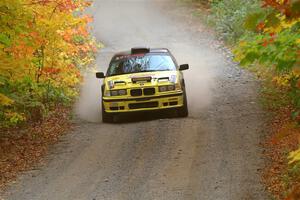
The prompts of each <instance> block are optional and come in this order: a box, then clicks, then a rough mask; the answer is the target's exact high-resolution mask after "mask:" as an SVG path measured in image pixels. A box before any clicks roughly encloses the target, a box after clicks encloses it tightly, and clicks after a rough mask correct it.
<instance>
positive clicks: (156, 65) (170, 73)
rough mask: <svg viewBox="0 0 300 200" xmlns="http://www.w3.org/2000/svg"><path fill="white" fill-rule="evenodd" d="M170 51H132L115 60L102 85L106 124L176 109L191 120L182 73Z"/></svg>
mask: <svg viewBox="0 0 300 200" xmlns="http://www.w3.org/2000/svg"><path fill="white" fill-rule="evenodd" d="M188 68H189V65H188V64H184V65H180V66H178V64H177V63H176V60H175V58H174V57H173V56H172V54H171V53H170V51H169V50H168V49H164V48H159V49H149V48H132V49H131V51H127V52H120V53H117V54H115V55H114V56H113V58H112V60H111V62H110V65H109V68H108V70H107V73H106V75H105V74H104V73H103V72H97V73H96V77H97V78H104V81H103V85H102V121H103V122H113V121H114V116H115V115H117V114H120V113H130V112H140V111H153V110H163V109H176V111H177V113H178V115H179V116H180V117H187V116H188V106H187V97H186V92H185V84H184V78H183V74H182V71H183V70H186V69H188Z"/></svg>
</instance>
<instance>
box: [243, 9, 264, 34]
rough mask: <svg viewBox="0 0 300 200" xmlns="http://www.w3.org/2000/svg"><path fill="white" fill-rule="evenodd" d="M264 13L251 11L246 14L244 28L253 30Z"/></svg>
mask: <svg viewBox="0 0 300 200" xmlns="http://www.w3.org/2000/svg"><path fill="white" fill-rule="evenodd" d="M264 16H265V14H264V13H262V12H257V13H252V14H250V15H248V16H247V18H246V20H245V23H244V28H245V29H247V30H249V31H255V29H256V26H257V24H258V23H259V22H260V21H261V20H262V19H263V18H264Z"/></svg>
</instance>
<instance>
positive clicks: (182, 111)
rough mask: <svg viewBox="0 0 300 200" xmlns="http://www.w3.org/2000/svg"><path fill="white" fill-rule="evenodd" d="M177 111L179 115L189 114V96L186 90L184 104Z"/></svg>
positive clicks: (185, 115)
mask: <svg viewBox="0 0 300 200" xmlns="http://www.w3.org/2000/svg"><path fill="white" fill-rule="evenodd" d="M177 113H178V116H179V117H187V116H188V115H189V109H188V104H187V96H186V92H185V90H184V92H183V106H182V107H180V108H178V109H177Z"/></svg>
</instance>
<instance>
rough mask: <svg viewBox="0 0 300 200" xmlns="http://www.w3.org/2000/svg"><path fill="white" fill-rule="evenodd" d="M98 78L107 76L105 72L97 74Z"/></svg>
mask: <svg viewBox="0 0 300 200" xmlns="http://www.w3.org/2000/svg"><path fill="white" fill-rule="evenodd" d="M96 78H105V75H104V73H103V72H96Z"/></svg>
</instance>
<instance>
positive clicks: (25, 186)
mask: <svg viewBox="0 0 300 200" xmlns="http://www.w3.org/2000/svg"><path fill="white" fill-rule="evenodd" d="M175 2H176V1H175V0H174V1H163V0H161V1H154V0H152V1H151V0H97V1H96V2H95V3H94V5H93V7H92V8H91V9H90V11H89V12H91V13H92V14H93V15H94V17H95V21H94V23H93V27H94V35H95V37H96V38H97V39H98V40H100V41H102V42H103V43H104V44H105V48H103V49H102V50H101V51H100V53H99V55H98V57H97V64H98V67H99V70H102V71H104V70H106V67H107V65H108V63H109V60H110V58H111V56H112V55H113V53H115V52H117V51H120V50H126V49H130V48H131V47H133V46H149V47H167V48H169V49H170V50H171V51H172V52H173V54H174V55H175V57H176V58H177V60H178V62H179V63H180V64H183V63H189V64H190V70H189V71H186V72H185V77H186V84H187V89H188V101H189V109H190V116H189V117H188V118H184V119H182V118H181V119H180V118H169V116H168V115H167V116H165V115H161V114H160V115H157V116H156V117H153V116H148V115H135V116H128V117H127V119H121V123H117V124H103V123H101V120H100V119H101V116H100V107H99V106H100V82H99V80H97V79H95V78H94V74H87V75H86V82H85V84H84V85H83V88H82V93H81V98H80V100H79V102H78V104H77V105H76V109H75V110H76V112H77V113H78V116H79V118H80V119H79V120H77V121H76V128H75V130H74V131H73V132H72V133H70V134H68V135H67V136H65V137H63V138H62V141H61V142H60V143H59V144H57V145H55V146H54V147H53V150H52V151H51V152H50V153H49V155H48V157H47V158H46V164H45V165H43V166H40V167H37V169H35V170H32V171H30V172H27V173H25V174H24V175H22V176H21V177H20V178H19V180H18V181H17V182H16V183H15V184H13V185H12V186H11V187H10V188H9V189H8V191H7V192H6V194H5V195H4V197H3V198H4V199H5V200H185V199H186V200H264V199H266V197H265V195H264V192H263V189H262V188H263V187H262V185H261V184H260V177H259V170H260V169H261V167H262V166H263V161H262V159H261V158H262V156H261V149H260V148H259V142H260V140H261V135H262V130H263V122H264V113H263V111H262V110H261V108H260V106H259V102H258V98H257V90H258V83H257V82H256V81H255V79H254V78H253V77H252V76H251V75H250V74H249V73H248V72H246V71H244V70H241V69H240V68H239V67H238V66H237V65H236V64H234V63H233V62H231V61H230V55H229V54H225V53H224V51H223V50H220V49H219V47H218V43H217V41H216V40H215V39H214V38H213V36H212V34H210V32H209V31H206V30H205V27H204V26H203V25H201V24H200V23H198V22H197V20H195V19H194V18H193V17H192V15H191V14H189V10H188V9H187V8H185V7H182V6H178V5H177V6H176V5H175Z"/></svg>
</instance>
